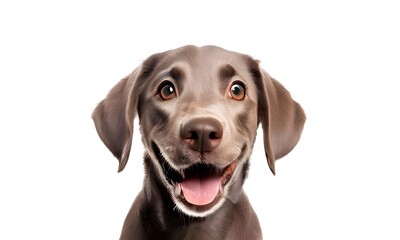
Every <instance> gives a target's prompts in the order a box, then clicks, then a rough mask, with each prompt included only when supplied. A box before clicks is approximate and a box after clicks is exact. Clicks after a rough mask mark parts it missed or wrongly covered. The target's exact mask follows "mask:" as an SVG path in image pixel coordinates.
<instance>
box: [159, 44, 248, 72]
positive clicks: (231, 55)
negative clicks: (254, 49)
mask: <svg viewBox="0 0 400 240" xmlns="http://www.w3.org/2000/svg"><path fill="white" fill-rule="evenodd" d="M166 53H167V54H166V56H168V58H169V57H171V58H172V59H174V60H175V61H185V62H187V63H188V64H191V65H192V67H195V68H196V67H203V66H204V67H212V66H215V67H217V66H220V65H222V64H233V65H238V67H239V65H241V64H243V62H244V61H243V60H244V59H243V58H244V55H243V54H240V53H237V52H232V51H228V50H225V49H223V48H220V47H217V46H212V45H208V46H203V47H196V46H192V45H190V46H185V47H181V48H178V49H175V50H171V51H168V52H166ZM169 61H170V60H169ZM205 69H209V68H205ZM203 70H204V69H203ZM210 70H211V69H210Z"/></svg>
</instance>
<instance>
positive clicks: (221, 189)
mask: <svg viewBox="0 0 400 240" xmlns="http://www.w3.org/2000/svg"><path fill="white" fill-rule="evenodd" d="M223 191H224V188H223V187H222V184H220V185H219V193H223Z"/></svg>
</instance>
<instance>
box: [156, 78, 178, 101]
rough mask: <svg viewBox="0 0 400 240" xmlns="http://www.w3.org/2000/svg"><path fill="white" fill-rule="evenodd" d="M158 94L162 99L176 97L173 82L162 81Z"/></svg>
mask: <svg viewBox="0 0 400 240" xmlns="http://www.w3.org/2000/svg"><path fill="white" fill-rule="evenodd" d="M158 95H160V97H161V99H162V100H170V99H172V98H174V97H176V91H175V87H174V84H172V83H171V82H169V81H166V82H164V83H162V84H161V85H160V88H159V90H158Z"/></svg>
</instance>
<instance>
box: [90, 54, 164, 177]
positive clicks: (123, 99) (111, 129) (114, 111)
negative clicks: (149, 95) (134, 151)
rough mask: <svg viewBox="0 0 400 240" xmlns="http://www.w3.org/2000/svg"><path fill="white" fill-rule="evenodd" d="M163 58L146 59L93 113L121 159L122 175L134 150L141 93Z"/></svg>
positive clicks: (101, 133) (106, 141)
mask: <svg viewBox="0 0 400 240" xmlns="http://www.w3.org/2000/svg"><path fill="white" fill-rule="evenodd" d="M162 56H163V54H154V55H152V56H150V57H149V58H148V59H146V60H145V61H144V62H143V64H142V65H141V66H140V67H138V68H136V69H135V70H134V71H133V72H132V73H131V74H130V75H129V76H127V77H125V78H123V79H122V80H121V81H119V82H118V83H117V85H115V86H114V87H113V88H112V89H111V90H110V92H109V93H108V95H107V96H106V98H105V99H104V100H103V101H101V102H100V103H99V104H98V105H97V107H96V108H95V110H94V111H93V114H92V118H93V121H94V124H95V126H96V130H97V133H98V134H99V136H100V138H101V140H102V141H103V143H104V144H105V145H106V146H107V148H108V149H109V150H110V151H111V152H112V154H113V155H114V156H115V157H116V158H117V159H118V160H119V167H118V172H121V171H122V170H124V168H125V166H126V163H127V162H128V158H129V153H130V151H131V144H132V136H133V119H134V118H135V115H136V109H137V102H138V98H139V94H140V93H141V92H142V89H143V87H144V86H145V80H146V79H147V78H148V77H149V76H150V74H151V73H152V72H153V70H154V68H155V67H156V65H157V62H158V61H159V60H160V58H161V57H162Z"/></svg>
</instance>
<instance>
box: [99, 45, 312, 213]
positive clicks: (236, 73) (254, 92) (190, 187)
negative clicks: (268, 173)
mask: <svg viewBox="0 0 400 240" xmlns="http://www.w3.org/2000/svg"><path fill="white" fill-rule="evenodd" d="M269 95H273V96H269ZM278 101H283V102H281V103H279V104H275V103H277V102H278ZM282 107H283V108H285V109H280V108H282ZM136 109H137V112H138V116H139V121H140V130H141V134H142V140H143V143H144V145H145V147H146V150H147V154H148V155H149V156H150V159H151V163H150V164H152V165H153V166H154V167H155V169H156V170H157V171H156V172H157V174H156V175H157V176H156V177H157V178H158V180H159V181H160V182H162V183H163V185H164V186H165V187H166V189H168V192H169V194H170V197H171V199H172V200H173V202H174V203H175V205H176V207H177V208H178V209H179V210H181V211H182V212H183V213H185V214H186V215H189V216H195V217H204V216H207V215H208V214H210V213H213V212H215V210H216V209H218V208H219V207H220V206H221V205H222V204H223V202H224V201H226V200H227V199H228V200H230V201H232V202H236V201H237V198H238V197H239V196H240V195H241V191H242V189H241V188H242V185H243V182H244V179H245V176H246V171H247V167H248V162H249V158H250V154H251V151H252V148H253V144H254V141H255V137H256V131H257V127H258V124H259V123H260V122H261V123H262V125H263V128H264V146H265V151H266V155H267V158H268V162H269V165H270V168H271V170H272V171H273V172H274V162H275V159H276V158H279V157H281V156H283V155H285V154H287V153H288V152H289V151H290V150H291V149H292V148H293V147H294V145H295V144H296V143H297V141H298V139H299V137H300V133H301V130H302V127H303V124H304V120H305V117H304V113H303V111H302V109H301V108H300V106H299V105H298V104H297V103H295V102H294V101H293V100H292V99H291V98H290V95H289V94H288V92H287V91H286V90H285V89H284V88H283V87H282V86H281V85H280V84H279V83H277V82H275V81H274V80H272V79H271V78H269V76H268V75H267V74H266V73H264V72H263V71H262V70H260V69H259V67H258V63H257V62H256V61H254V60H253V59H252V58H250V57H249V56H246V55H242V54H239V53H235V52H230V51H226V50H224V49H221V48H218V47H213V46H206V47H202V48H197V47H194V46H187V47H183V48H179V49H176V50H171V51H168V52H164V53H160V54H155V55H153V56H151V57H150V58H149V59H147V60H146V61H145V62H144V63H143V65H142V66H140V67H139V68H137V69H136V70H135V71H134V72H133V73H132V74H131V75H130V76H129V77H127V78H125V79H123V80H121V82H120V83H119V84H118V85H117V86H116V87H114V89H113V90H112V91H111V92H110V94H109V95H108V96H107V98H106V99H105V100H104V101H103V102H101V103H100V104H99V106H98V107H97V109H96V110H95V112H94V114H93V118H94V120H95V123H96V128H97V130H98V133H99V135H100V137H101V138H102V140H103V141H104V143H105V144H106V145H107V147H108V148H109V149H110V150H111V151H112V152H113V153H114V155H115V156H116V157H117V158H118V159H119V160H120V170H122V169H123V168H124V166H125V164H126V161H127V159H128V156H129V150H130V146H131V138H132V133H133V129H132V128H133V118H134V116H135V110H136ZM271 114H274V115H272V116H271ZM289 115H290V116H289ZM276 128H278V129H276Z"/></svg>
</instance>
